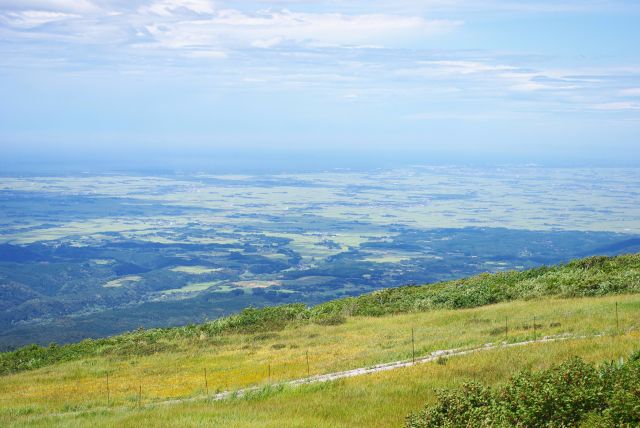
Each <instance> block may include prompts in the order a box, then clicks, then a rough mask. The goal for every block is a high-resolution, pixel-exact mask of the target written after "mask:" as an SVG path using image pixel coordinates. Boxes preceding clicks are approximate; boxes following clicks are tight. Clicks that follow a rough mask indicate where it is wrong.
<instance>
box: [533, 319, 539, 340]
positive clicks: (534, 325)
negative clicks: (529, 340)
mask: <svg viewBox="0 0 640 428" xmlns="http://www.w3.org/2000/svg"><path fill="white" fill-rule="evenodd" d="M537 336H538V335H537V334H536V316H535V315H534V316H533V340H536V339H537Z"/></svg>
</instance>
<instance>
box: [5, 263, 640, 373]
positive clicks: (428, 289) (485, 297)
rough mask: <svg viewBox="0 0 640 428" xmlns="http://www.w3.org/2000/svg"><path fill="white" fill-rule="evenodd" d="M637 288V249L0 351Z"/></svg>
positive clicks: (48, 360)
mask: <svg viewBox="0 0 640 428" xmlns="http://www.w3.org/2000/svg"><path fill="white" fill-rule="evenodd" d="M618 293H640V254H628V255H621V256H617V257H605V256H594V257H589V258H585V259H578V260H574V261H571V262H569V263H567V264H564V265H556V266H543V267H539V268H535V269H530V270H525V271H509V272H500V273H494V274H489V273H485V274H481V275H476V276H472V277H468V278H464V279H460V280H454V281H447V282H441V283H436V284H425V285H420V286H404V287H398V288H389V289H383V290H379V291H376V292H373V293H370V294H365V295H362V296H358V297H349V298H344V299H337V300H332V301H329V302H326V303H322V304H319V305H316V306H313V307H307V306H306V305H304V304H302V303H297V304H289V305H282V306H268V307H264V308H247V309H244V310H242V311H241V312H239V313H237V314H235V315H231V316H228V317H223V318H219V319H216V320H213V321H209V322H206V323H203V324H192V325H187V326H183V327H172V328H161V329H151V330H144V329H139V330H136V331H133V332H130V333H125V334H122V335H117V336H112V337H107V338H100V339H86V340H83V341H81V342H78V343H72V344H67V345H62V346H59V345H56V344H51V345H50V346H48V347H42V346H38V345H29V346H25V347H22V348H20V349H17V350H15V351H11V352H5V353H2V354H0V374H8V373H13V372H18V371H23V370H30V369H35V368H39V367H44V366H47V365H50V364H55V363H58V362H63V361H71V360H77V359H82V358H86V357H92V356H100V355H146V354H152V353H155V352H162V351H168V350H172V349H178V348H179V344H180V342H181V341H184V340H187V341H190V340H194V341H195V340H203V339H207V340H216V338H220V337H221V336H222V335H224V334H228V333H256V332H267V331H277V330H281V329H283V328H285V327H287V326H291V325H295V324H302V323H309V322H315V323H319V324H327V325H331V324H339V323H341V322H344V320H345V319H346V318H347V317H352V316H383V315H386V314H399V313H408V312H420V311H428V310H432V309H458V308H472V307H478V306H483V305H489V304H493V303H499V302H506V301H512V300H518V299H532V298H537V297H551V296H557V297H580V296H604V295H611V294H618Z"/></svg>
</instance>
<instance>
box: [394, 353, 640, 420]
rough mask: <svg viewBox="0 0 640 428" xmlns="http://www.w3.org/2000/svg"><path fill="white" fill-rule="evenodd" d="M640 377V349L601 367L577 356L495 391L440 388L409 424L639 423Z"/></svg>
mask: <svg viewBox="0 0 640 428" xmlns="http://www.w3.org/2000/svg"><path fill="white" fill-rule="evenodd" d="M639 379H640V358H638V353H636V354H634V355H632V356H631V358H629V360H628V361H627V362H626V363H623V364H615V363H606V364H603V365H601V366H600V367H596V366H594V365H591V364H588V363H585V362H584V361H582V360H581V359H580V358H572V359H570V360H568V361H566V362H564V363H563V364H561V365H559V366H555V367H552V368H550V369H548V370H544V371H540V372H531V371H523V372H521V373H519V374H517V375H516V376H514V377H513V378H511V380H510V381H509V382H508V383H507V384H506V385H504V386H502V387H499V388H496V389H492V388H490V387H485V386H483V385H481V384H478V383H466V384H464V385H463V386H462V387H461V388H460V389H459V390H449V391H440V392H439V393H438V402H437V404H436V405H434V406H431V407H427V408H426V409H425V410H423V411H420V412H417V413H414V414H411V415H409V416H408V417H407V419H406V426H407V427H408V428H427V427H452V428H453V427H534V426H536V427H571V426H579V425H583V424H584V425H587V426H638V425H639V424H640V382H639V381H638V380H639Z"/></svg>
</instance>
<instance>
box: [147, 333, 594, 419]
mask: <svg viewBox="0 0 640 428" xmlns="http://www.w3.org/2000/svg"><path fill="white" fill-rule="evenodd" d="M601 336H603V334H597V335H593V336H571V335H562V336H553V337H544V338H542V339H537V340H527V341H524V342H514V343H498V344H496V343H487V344H485V345H482V346H478V347H475V348H455V349H443V350H438V351H433V352H431V353H430V354H429V355H427V356H424V357H419V358H416V359H415V361H413V360H403V361H394V362H390V363H383V364H377V365H375V366H369V367H360V368H357V369H351V370H345V371H341V372H335V373H327V374H322V375H315V376H310V377H305V378H301V379H295V380H290V381H285V382H278V383H277V384H274V386H300V385H306V384H312V383H318V382H331V381H334V380H337V379H344V378H349V377H354V376H363V375H367V374H372V373H379V372H383V371H387V370H395V369H400V368H403V367H411V366H413V365H416V364H424V363H429V362H432V361H436V360H438V359H439V358H448V357H455V356H461V355H467V354H472V353H476V352H482V351H489V350H492V349H498V348H513V347H517V346H526V345H530V344H532V343H547V342H557V341H561V340H579V339H588V338H594V337H601ZM262 388H264V386H254V387H250V388H243V389H239V390H237V391H224V392H219V393H217V394H215V395H211V396H210V397H208V398H207V397H192V398H186V399H176V400H167V401H161V402H156V403H150V404H148V406H149V407H151V406H155V405H163V404H176V403H180V402H185V401H196V400H207V399H208V400H212V401H218V400H224V399H227V398H232V397H242V396H243V395H246V394H248V393H251V392H255V391H259V390H260V389H262Z"/></svg>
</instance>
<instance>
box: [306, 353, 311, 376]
mask: <svg viewBox="0 0 640 428" xmlns="http://www.w3.org/2000/svg"><path fill="white" fill-rule="evenodd" d="M307 377H311V369H310V368H309V350H308V349H307Z"/></svg>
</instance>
